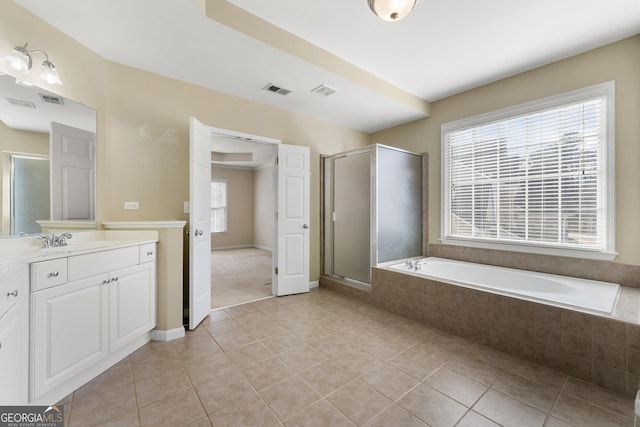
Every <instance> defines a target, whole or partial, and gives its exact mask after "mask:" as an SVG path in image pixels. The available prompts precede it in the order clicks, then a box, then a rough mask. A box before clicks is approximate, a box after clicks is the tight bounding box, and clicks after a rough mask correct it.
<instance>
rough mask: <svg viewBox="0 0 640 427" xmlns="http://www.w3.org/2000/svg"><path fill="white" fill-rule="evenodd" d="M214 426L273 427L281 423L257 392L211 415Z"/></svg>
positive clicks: (210, 418)
mask: <svg viewBox="0 0 640 427" xmlns="http://www.w3.org/2000/svg"><path fill="white" fill-rule="evenodd" d="M209 420H210V421H211V425H212V426H213V427H254V426H262V427H271V426H277V425H279V424H280V421H278V419H277V418H276V416H275V415H274V414H273V412H272V411H271V410H270V409H269V407H268V406H267V405H266V404H265V403H264V402H263V401H262V399H261V398H260V396H258V395H257V394H256V393H255V392H253V393H251V394H247V395H246V396H245V397H243V398H242V399H240V400H237V401H236V402H234V403H232V404H231V405H229V406H226V407H225V408H222V409H220V410H219V411H216V412H214V413H213V414H210V415H209Z"/></svg>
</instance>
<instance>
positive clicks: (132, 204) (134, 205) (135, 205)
mask: <svg viewBox="0 0 640 427" xmlns="http://www.w3.org/2000/svg"><path fill="white" fill-rule="evenodd" d="M124 208H125V210H128V211H132V210H133V211H137V210H138V209H140V203H138V202H124Z"/></svg>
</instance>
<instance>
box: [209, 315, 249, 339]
mask: <svg viewBox="0 0 640 427" xmlns="http://www.w3.org/2000/svg"><path fill="white" fill-rule="evenodd" d="M204 326H205V327H206V328H207V331H209V333H210V334H211V336H212V337H213V338H217V337H221V336H223V335H229V334H234V333H239V332H244V326H242V324H241V323H240V322H238V321H237V320H235V319H234V318H233V317H231V316H229V318H228V319H225V320H221V321H219V322H214V323H205V324H204Z"/></svg>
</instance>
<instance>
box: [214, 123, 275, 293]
mask: <svg viewBox="0 0 640 427" xmlns="http://www.w3.org/2000/svg"><path fill="white" fill-rule="evenodd" d="M205 126H206V125H205ZM207 127H208V128H209V130H210V132H211V135H212V136H218V137H224V138H231V139H240V140H243V141H248V142H254V143H256V144H271V145H272V148H273V161H274V164H273V175H272V187H273V209H274V215H273V227H272V248H271V295H276V294H277V289H278V275H277V274H276V267H277V265H278V221H277V219H276V215H275V212H277V209H278V167H277V165H276V164H275V159H276V158H277V157H278V146H279V145H280V144H281V143H282V141H281V140H279V139H275V138H269V137H266V136H260V135H253V134H250V133H245V132H238V131H234V130H230V129H223V128H217V127H213V126H207ZM212 268H213V266H212Z"/></svg>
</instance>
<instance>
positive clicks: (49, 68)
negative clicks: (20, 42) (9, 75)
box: [2, 43, 62, 85]
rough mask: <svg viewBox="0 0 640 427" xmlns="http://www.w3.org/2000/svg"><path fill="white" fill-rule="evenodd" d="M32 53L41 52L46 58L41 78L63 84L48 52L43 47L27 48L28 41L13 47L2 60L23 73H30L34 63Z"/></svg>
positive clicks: (55, 83)
mask: <svg viewBox="0 0 640 427" xmlns="http://www.w3.org/2000/svg"><path fill="white" fill-rule="evenodd" d="M32 53H41V54H43V55H44V58H45V59H44V62H43V63H42V66H41V67H40V78H41V79H42V80H44V81H45V82H47V83H49V84H50V85H61V84H62V81H61V80H60V77H59V76H58V70H56V67H55V66H54V65H53V63H52V62H51V61H49V55H47V52H45V51H44V50H41V49H35V50H27V43H25V44H24V46H16V47H15V48H13V50H12V51H11V52H9V54H8V55H7V56H5V57H4V58H2V62H3V63H5V64H6V65H8V66H10V67H11V68H13V69H14V70H18V71H20V72H22V73H28V72H29V70H31V65H32V64H33V61H32V59H31V54H32Z"/></svg>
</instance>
